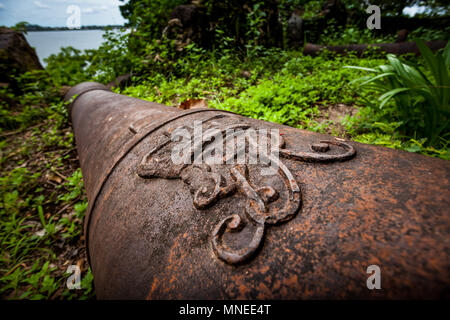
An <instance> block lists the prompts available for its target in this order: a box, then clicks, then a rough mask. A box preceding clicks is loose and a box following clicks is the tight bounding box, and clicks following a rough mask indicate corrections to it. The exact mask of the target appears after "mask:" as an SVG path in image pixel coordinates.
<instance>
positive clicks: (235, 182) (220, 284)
mask: <svg viewBox="0 0 450 320" xmlns="http://www.w3.org/2000/svg"><path fill="white" fill-rule="evenodd" d="M70 99H71V100H72V101H71V104H70V112H71V121H72V125H73V130H74V134H75V140H76V144H77V150H78V155H79V160H80V165H81V170H82V173H83V178H84V182H85V188H86V191H87V196H88V201H89V206H88V209H87V212H86V216H85V230H84V231H85V236H86V246H87V252H88V259H89V263H90V266H91V268H92V272H93V274H94V284H95V289H96V294H97V297H98V298H100V299H355V298H363V299H383V298H384V299H404V298H416V299H422V298H425V299H428V298H448V297H449V296H450V291H449V288H450V260H449V254H450V237H449V235H450V210H449V208H450V194H449V191H450V183H449V178H450V162H448V161H444V160H440V159H436V158H430V157H426V156H422V155H418V154H414V153H408V152H404V151H398V150H393V149H388V148H384V147H377V146H372V145H366V144H361V143H356V142H351V141H344V140H342V139H337V138H333V137H330V136H326V135H322V134H318V133H313V132H309V131H304V130H298V129H295V128H291V127H287V126H283V125H278V124H274V123H269V122H264V121H259V120H255V119H249V118H246V117H243V116H239V115H236V114H233V113H230V112H226V111H222V110H215V109H208V108H198V109H191V110H184V111H182V110H179V109H177V108H173V107H167V106H164V105H161V104H156V103H152V102H148V101H143V100H139V99H135V98H131V97H127V96H123V95H120V94H116V93H113V92H111V91H110V90H109V89H108V88H107V87H105V86H103V85H101V84H98V83H82V84H79V85H77V86H75V87H73V88H72V89H71V90H70V91H69V92H68V93H67V95H66V100H70ZM199 132H200V134H199ZM211 132H213V133H211ZM208 133H211V134H210V135H208ZM189 136H193V137H194V139H192V141H191V140H187V138H186V137H189ZM196 136H197V139H195V137H196ZM174 137H175V138H174ZM198 137H200V138H198ZM263 145H264V146H265V147H264V148H266V149H267V150H270V152H265V153H264V152H260V153H258V154H257V157H256V156H254V155H252V154H253V153H252V152H251V150H252V149H254V148H256V149H258V150H259V148H260V147H261V146H263ZM261 149H262V148H261ZM174 150H175V151H174ZM220 150H222V151H223V152H222V153H221V152H219V151H220ZM272 151H273V152H272ZM174 155H175V156H179V157H175V156H174ZM180 159H181V160H182V161H180ZM205 159H206V160H208V159H209V160H211V159H213V160H214V161H206V160H205ZM175 160H176V161H175ZM252 160H253V161H252Z"/></svg>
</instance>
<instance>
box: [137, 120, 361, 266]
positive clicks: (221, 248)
mask: <svg viewBox="0 0 450 320" xmlns="http://www.w3.org/2000/svg"><path fill="white" fill-rule="evenodd" d="M199 123H200V125H201V126H202V132H205V134H204V135H202V136H201V139H200V140H201V141H200V143H196V142H195V141H194V144H193V146H192V145H191V141H188V143H187V144H186V143H185V145H184V146H182V147H183V148H182V150H188V153H187V154H185V155H184V157H185V158H184V159H185V160H187V161H184V162H182V163H174V161H173V159H172V152H173V150H174V148H175V147H176V145H177V141H174V139H172V138H171V134H172V133H173V132H174V131H175V130H179V129H183V130H187V132H189V133H193V132H194V130H195V129H194V127H192V126H187V125H185V126H183V127H181V128H173V127H170V128H168V129H166V130H165V131H164V132H163V133H162V134H160V135H159V136H158V137H157V138H155V139H154V141H155V144H154V145H153V146H152V148H151V150H150V151H149V152H148V153H147V154H146V155H145V156H144V157H143V158H142V161H141V162H140V164H139V165H138V168H137V171H136V172H137V174H138V175H139V176H140V177H142V178H164V179H181V180H182V181H183V182H184V183H185V184H186V185H188V187H189V189H190V192H191V193H192V195H193V205H194V207H195V208H196V209H199V210H204V209H206V208H208V207H210V206H212V205H214V203H216V202H217V201H218V200H219V199H221V198H225V197H229V196H232V195H235V194H240V195H243V199H244V201H245V205H244V208H245V209H244V212H243V213H234V214H231V215H229V216H227V217H226V218H224V219H223V220H221V221H220V222H219V224H218V225H217V226H216V227H215V229H214V231H213V234H212V247H213V250H214V253H215V254H216V256H217V257H218V258H220V259H221V260H223V261H225V262H227V263H229V264H238V263H242V262H245V261H246V260H248V259H249V258H251V257H252V256H253V255H254V253H255V252H256V251H257V249H258V248H259V247H260V245H261V243H262V241H263V237H264V232H265V228H266V226H268V225H275V224H277V223H282V222H286V221H289V220H291V219H292V218H294V217H295V215H296V214H297V213H298V211H299V210H300V207H301V191H300V187H299V185H298V184H297V182H296V180H295V178H294V176H293V175H292V173H291V172H290V170H289V169H288V167H287V166H286V165H285V164H284V163H283V162H282V161H280V159H279V157H278V154H273V153H272V152H269V153H267V152H258V157H259V159H260V161H259V163H258V164H256V163H254V162H252V161H251V157H252V153H251V151H252V150H257V149H258V148H259V146H262V145H265V146H266V147H267V148H268V149H269V148H270V150H272V144H277V147H278V148H276V150H278V151H279V155H280V156H281V157H284V158H290V159H294V160H299V161H304V162H335V161H346V160H349V159H351V158H352V157H354V156H355V154H356V150H355V149H354V147H353V146H351V145H349V144H347V143H343V142H339V141H320V143H317V144H312V145H311V147H310V149H311V152H293V151H291V150H289V149H286V148H285V141H284V139H283V136H281V135H277V136H274V135H273V133H272V132H270V133H267V132H266V131H265V130H261V129H258V130H256V129H255V128H253V127H252V126H251V125H249V124H248V123H246V122H244V121H242V120H240V118H237V117H234V116H231V115H225V114H219V115H214V116H212V117H209V118H207V119H206V120H204V121H202V122H199ZM212 130H215V131H213V132H219V134H220V138H221V139H215V138H213V135H211V134H209V135H208V132H209V133H211V131H212ZM251 133H257V134H256V135H253V134H251ZM239 139H240V140H239ZM237 141H241V142H244V144H241V145H238V143H237ZM218 144H221V145H220V146H218ZM330 145H335V146H338V147H340V148H342V149H344V152H343V153H341V154H338V155H336V154H327V153H326V152H327V151H328V150H329V149H330ZM178 146H179V143H178ZM217 147H219V149H220V150H223V148H225V149H226V151H227V152H226V153H225V154H221V155H220V161H219V162H211V161H209V162H208V160H206V161H203V160H204V159H205V157H204V156H205V155H207V156H211V155H212V154H213V153H214V150H216V148H217ZM215 156H217V155H215ZM240 156H243V157H241V158H240ZM206 159H209V158H208V157H206ZM215 159H217V158H215ZM238 159H240V160H241V161H239V160H238ZM269 164H275V168H277V170H276V171H274V172H273V173H272V174H271V175H269V177H268V176H263V175H261V174H259V175H256V176H259V177H260V178H259V179H258V180H259V181H251V178H250V174H249V172H250V171H254V170H258V169H262V168H263V167H268V165H269ZM247 227H251V229H252V231H253V233H252V236H251V240H250V241H249V242H248V243H245V240H243V241H242V240H241V242H240V243H239V244H240V246H239V247H236V246H234V247H232V246H230V245H227V244H226V241H225V234H227V233H228V234H230V233H236V232H240V231H242V230H243V228H247ZM242 242H244V243H242Z"/></svg>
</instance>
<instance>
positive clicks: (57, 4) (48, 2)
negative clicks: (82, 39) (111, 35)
mask: <svg viewBox="0 0 450 320" xmlns="http://www.w3.org/2000/svg"><path fill="white" fill-rule="evenodd" d="M121 4H123V2H121V1H119V0H0V25H6V26H8V27H10V26H14V25H15V24H16V23H17V22H20V21H26V22H28V23H30V24H38V25H41V26H49V27H61V26H62V27H64V26H66V21H67V19H68V17H69V16H70V14H68V13H67V8H68V7H69V6H70V5H77V6H79V7H80V9H81V25H83V26H86V25H110V24H114V25H117V24H120V25H122V24H124V23H125V20H124V19H123V18H122V16H121V14H120V10H119V5H121Z"/></svg>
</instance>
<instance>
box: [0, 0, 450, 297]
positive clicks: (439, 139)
mask: <svg viewBox="0 0 450 320" xmlns="http://www.w3.org/2000/svg"><path fill="white" fill-rule="evenodd" d="M144 2H145V1H138V0H135V1H129V2H128V3H127V4H126V5H124V7H123V8H122V11H123V14H124V16H125V17H127V18H128V19H129V21H130V26H129V27H130V28H131V29H132V30H131V32H129V31H126V30H125V29H124V30H122V31H123V32H117V31H109V32H107V33H106V35H105V42H104V43H103V45H102V46H101V47H100V48H99V49H98V50H87V51H84V52H81V51H79V50H76V49H74V48H64V49H63V50H61V52H60V53H58V54H56V55H52V56H51V57H49V58H48V59H47V68H46V69H45V70H44V71H34V72H28V73H26V74H22V75H20V76H17V81H18V83H19V84H20V88H21V89H20V90H21V91H20V92H13V91H12V90H11V89H10V88H8V87H1V88H0V94H1V100H0V114H1V116H0V166H1V176H0V181H1V183H0V218H1V220H0V239H1V247H0V250H1V251H0V295H1V296H3V297H6V298H13V299H17V298H19V299H23V298H26V299H30V298H31V299H41V298H91V297H93V296H94V291H93V288H92V275H91V273H90V271H89V270H88V268H87V264H86V257H85V252H84V249H83V240H84V238H83V235H82V221H83V217H84V212H85V210H86V207H87V200H86V196H85V194H84V191H83V182H82V176H81V171H80V169H79V168H78V162H77V158H76V150H75V146H74V141H73V134H72V131H71V128H70V123H69V118H68V114H67V110H66V108H65V104H64V103H63V102H62V99H61V96H62V93H61V91H63V90H62V89H63V88H64V86H68V85H70V86H71V85H75V84H77V83H79V82H82V81H88V80H95V81H98V82H102V83H105V84H106V83H108V82H110V81H111V80H113V79H115V78H116V77H117V76H119V75H122V74H125V73H128V72H132V74H133V76H132V77H131V84H129V85H128V86H124V87H118V88H115V89H114V90H115V91H117V92H119V93H122V94H125V95H129V96H133V97H138V98H141V99H145V100H150V101H155V102H160V103H164V104H167V105H171V106H175V107H177V106H180V105H181V104H182V103H183V102H188V103H195V102H198V101H201V102H202V103H206V104H207V105H208V106H209V107H210V108H217V109H224V110H230V111H233V112H236V113H239V114H242V115H245V116H248V117H252V118H257V119H263V120H267V121H272V122H277V123H282V124H286V125H289V126H293V127H297V128H301V129H306V130H312V131H317V132H322V133H329V134H332V135H335V136H339V137H343V138H346V139H352V140H354V141H359V142H364V143H369V144H375V145H381V146H385V147H390V148H396V149H402V150H406V151H410V152H416V153H421V154H425V155H427V156H433V157H439V158H442V159H449V158H450V152H449V149H448V139H449V132H450V127H449V123H448V116H449V97H450V93H449V87H450V81H449V69H450V46H449V45H447V47H446V48H445V50H441V51H439V52H437V53H432V52H430V51H429V49H427V47H426V46H425V44H423V43H422V42H420V41H419V42H418V43H419V46H420V48H421V51H422V56H419V57H418V56H414V55H404V56H400V57H396V56H394V55H386V54H385V53H383V52H380V51H379V50H375V49H373V50H369V51H367V52H366V53H365V54H364V55H363V56H362V57H357V56H356V55H353V54H348V55H346V56H338V55H336V54H332V53H330V52H323V53H321V54H320V55H318V56H316V57H311V56H306V55H303V54H302V51H301V48H300V49H292V48H288V47H286V43H281V44H279V45H277V44H273V43H272V44H271V43H270V41H269V39H265V41H261V39H264V37H263V36H262V34H261V26H263V25H264V24H265V23H266V22H267V21H265V19H266V17H267V14H266V10H269V9H270V7H271V6H274V5H275V6H277V10H278V11H279V14H280V15H281V18H282V19H281V20H283V19H285V20H286V16H283V15H286V12H289V10H290V9H292V8H293V7H294V6H296V5H297V6H298V5H304V6H305V8H306V10H305V12H304V15H305V16H308V15H309V16H313V15H314V12H315V10H319V9H320V4H321V1H300V0H299V1H297V2H295V1H278V2H277V1H273V2H270V1H269V2H265V5H263V4H262V2H258V1H248V9H245V10H244V9H242V6H237V5H236V6H235V7H234V8H236V9H234V10H237V11H236V12H234V13H235V15H236V17H237V18H236V21H235V25H236V26H237V27H236V28H234V29H233V28H232V26H230V24H224V23H223V24H221V25H220V26H221V27H216V28H215V29H214V38H213V40H211V42H210V45H209V46H206V47H205V46H201V45H199V44H196V43H195V42H191V43H188V44H186V45H184V46H183V47H182V48H180V46H179V44H177V43H176V41H174V40H173V39H169V38H165V37H161V36H160V35H161V32H162V30H163V29H164V26H165V24H166V23H167V20H168V19H169V17H170V11H171V9H172V8H173V7H174V6H175V5H177V4H180V3H183V1H179V0H160V1H151V2H149V3H150V6H143V5H142V4H143V3H144ZM322 2H323V1H322ZM412 2H415V3H418V2H419V1H412ZM224 3H225V5H226V6H227V7H226V8H225V9H223V10H231V9H229V8H231V7H233V5H235V3H234V1H225V2H224ZM346 3H347V6H349V7H351V6H357V3H358V2H356V1H348V2H346ZM391 3H392V2H388V1H386V6H388V4H391ZM430 4H431V8H433V7H439V5H440V2H439V1H430ZM216 5H217V2H215V1H206V8H207V10H211V12H213V11H214V10H216ZM241 9H242V10H241ZM386 10H391V11H392V12H396V11H397V10H399V9H398V8H397V7H392V8H388V9H386ZM359 11H361V10H359ZM430 14H433V12H431V13H430ZM224 17H225V15H223V16H219V17H218V20H219V21H222V20H220V19H224ZM285 20H283V21H285ZM233 30H234V31H233ZM237 30H238V31H237ZM448 35H449V29H446V30H445V29H444V30H440V31H436V30H430V29H426V28H419V29H416V30H414V31H413V32H411V33H410V35H409V37H410V39H413V38H421V39H423V40H434V39H448ZM394 39H395V34H376V33H375V32H371V31H370V30H367V29H360V28H358V27H357V26H355V25H352V24H348V25H346V26H344V27H341V28H338V29H336V26H334V25H333V24H332V23H331V24H330V25H329V26H327V28H325V30H324V32H322V34H321V36H320V38H319V39H318V43H328V44H342V43H367V42H369V43H376V42H381V41H393V40H394ZM180 49H181V50H180ZM72 264H77V265H79V266H81V268H82V270H83V274H82V279H83V280H82V288H83V290H68V289H67V288H66V286H65V280H66V278H67V277H68V275H69V274H67V273H65V271H66V270H67V266H68V265H72Z"/></svg>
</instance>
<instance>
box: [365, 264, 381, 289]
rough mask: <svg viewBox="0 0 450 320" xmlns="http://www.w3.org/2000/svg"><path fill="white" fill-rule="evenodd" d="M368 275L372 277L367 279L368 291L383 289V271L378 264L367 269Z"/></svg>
mask: <svg viewBox="0 0 450 320" xmlns="http://www.w3.org/2000/svg"><path fill="white" fill-rule="evenodd" d="M366 273H367V274H370V276H369V277H368V278H367V281H366V285H367V289H369V290H374V289H378V290H379V289H381V269H380V267H379V266H377V265H376V264H372V265H370V266H368V267H367V270H366Z"/></svg>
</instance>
